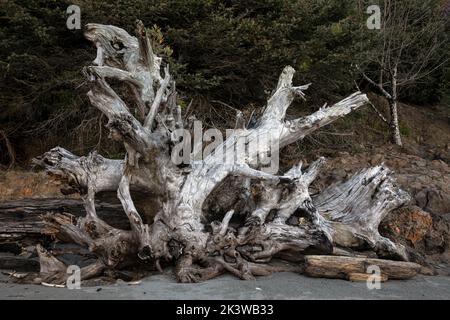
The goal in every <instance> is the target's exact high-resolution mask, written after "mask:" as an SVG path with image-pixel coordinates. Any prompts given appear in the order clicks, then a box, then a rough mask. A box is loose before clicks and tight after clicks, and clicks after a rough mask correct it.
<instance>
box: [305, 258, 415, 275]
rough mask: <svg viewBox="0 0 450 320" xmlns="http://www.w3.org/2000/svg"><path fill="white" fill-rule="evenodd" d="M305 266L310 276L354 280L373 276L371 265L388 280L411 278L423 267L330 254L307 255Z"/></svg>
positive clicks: (406, 263) (306, 273) (413, 264)
mask: <svg viewBox="0 0 450 320" xmlns="http://www.w3.org/2000/svg"><path fill="white" fill-rule="evenodd" d="M304 266H305V268H304V274H305V275H307V276H310V277H319V278H334V279H348V280H352V281H355V280H356V281H361V280H362V279H364V277H363V276H362V275H367V276H371V275H372V273H371V271H370V270H371V269H370V268H369V267H370V266H372V267H373V266H375V267H378V268H379V270H380V272H381V273H380V277H381V279H386V280H387V279H410V278H412V277H414V276H415V275H417V274H418V273H419V271H420V268H421V266H420V265H418V264H417V263H413V262H405V261H392V260H384V259H372V258H358V257H343V256H328V255H307V256H305V262H304ZM363 281H364V280H363Z"/></svg>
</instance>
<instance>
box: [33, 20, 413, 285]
mask: <svg viewBox="0 0 450 320" xmlns="http://www.w3.org/2000/svg"><path fill="white" fill-rule="evenodd" d="M85 36H86V38H87V39H89V40H90V41H92V42H93V43H94V44H95V46H96V47H97V57H96V59H95V60H94V64H93V65H92V66H89V67H86V68H85V69H84V73H85V75H86V78H87V81H88V82H89V84H90V88H91V89H90V91H89V92H88V97H89V99H90V101H91V103H92V105H93V106H94V107H96V108H97V109H99V110H100V111H101V112H102V113H103V114H104V115H106V117H107V118H108V120H109V121H108V128H109V130H110V132H111V134H110V136H111V138H112V139H115V140H117V141H121V142H122V143H123V145H124V147H125V149H126V151H127V153H126V157H125V159H123V160H112V159H106V158H104V157H102V156H100V155H98V154H97V153H95V152H93V153H91V154H90V155H88V156H86V157H78V156H75V155H73V154H72V153H70V152H69V151H67V150H65V149H63V148H60V147H57V148H54V149H52V150H50V151H49V152H47V153H45V154H44V155H42V156H41V157H39V158H38V159H36V160H35V162H36V163H37V164H40V165H42V166H44V167H45V168H46V170H47V171H48V172H49V173H51V174H53V175H56V176H58V177H60V178H61V179H63V180H64V181H66V182H67V185H68V187H69V188H67V189H65V190H66V192H78V193H80V194H81V196H82V198H83V200H84V203H85V208H86V217H84V218H82V219H79V220H78V221H67V220H66V219H61V218H59V217H52V216H47V217H46V221H47V223H48V224H49V225H51V227H52V228H56V229H59V230H60V235H61V237H62V238H63V239H65V241H67V240H68V239H71V241H73V242H76V243H78V244H80V245H83V246H85V247H87V248H89V249H90V250H91V251H92V252H93V253H95V254H96V255H97V256H98V262H97V263H96V264H95V265H94V266H93V267H92V268H90V269H88V270H86V274H87V275H91V274H93V273H95V272H100V270H102V269H105V268H106V269H120V268H122V267H124V266H127V265H130V264H133V263H135V262H136V261H137V260H138V259H142V260H150V261H153V262H154V263H155V266H156V267H157V268H158V269H161V265H160V262H162V261H164V262H165V263H174V264H176V268H175V270H176V276H177V278H178V280H179V281H182V282H197V281H203V280H206V279H210V278H212V277H215V276H217V275H219V274H221V273H223V272H230V273H232V274H234V275H236V276H238V277H240V278H242V279H251V278H253V277H254V276H255V275H264V274H268V273H270V272H273V271H280V270H285V269H286V268H280V267H274V266H271V265H270V264H268V263H269V262H270V260H271V259H272V258H273V257H282V258H284V259H288V260H292V261H298V260H299V258H301V257H303V255H305V254H332V253H333V252H334V251H336V250H358V249H359V248H371V249H373V250H374V251H375V252H376V253H377V254H378V255H379V256H382V257H395V258H396V259H403V260H406V259H407V256H406V253H405V251H404V248H403V247H401V246H399V245H396V244H394V243H393V242H392V241H390V240H389V239H386V238H383V237H381V236H380V235H379V233H378V231H377V229H378V225H379V223H380V222H381V219H382V218H383V217H384V216H385V215H386V214H388V213H389V212H390V211H392V210H393V209H394V208H397V207H399V206H401V205H402V204H404V203H405V202H407V201H408V195H407V194H406V193H405V192H403V191H402V190H400V189H399V188H397V187H396V186H395V183H394V181H393V179H392V177H391V175H390V172H389V170H388V169H387V168H385V167H383V166H379V167H375V168H370V169H367V170H364V171H362V172H360V173H359V174H357V175H355V176H354V177H353V178H351V179H350V180H348V181H347V182H342V183H339V184H336V185H334V186H330V187H329V188H327V189H326V190H324V191H323V192H322V193H320V194H318V195H315V196H314V197H311V196H310V194H309V191H308V187H309V185H310V184H311V183H312V182H313V180H314V178H315V177H316V176H317V174H318V173H319V170H320V167H321V166H322V164H323V163H324V161H325V160H324V159H323V158H320V159H318V160H317V161H316V162H314V163H312V164H311V165H310V166H309V167H308V168H307V169H306V170H304V169H302V165H301V163H300V164H298V165H295V166H294V167H293V168H292V169H290V170H288V171H287V172H285V173H283V174H280V175H276V172H271V173H268V172H266V171H263V170H262V169H261V167H262V165H261V163H262V162H263V161H262V160H261V159H265V158H267V152H268V151H270V153H271V154H276V153H278V151H279V150H280V149H281V148H282V147H284V146H286V145H288V144H290V143H293V142H295V141H297V140H301V139H303V138H304V137H305V136H306V135H308V134H310V133H311V132H313V131H315V130H317V129H318V128H320V127H323V126H325V125H327V124H329V123H331V122H333V121H335V120H336V119H339V118H341V117H343V116H345V115H347V114H348V113H350V112H352V111H353V110H355V109H357V108H359V107H361V106H363V105H365V104H366V103H367V102H368V99H367V97H366V95H365V94H363V93H361V92H355V93H353V94H351V95H349V96H348V97H347V98H345V99H343V100H341V101H339V102H337V103H335V104H333V105H331V106H329V107H326V106H324V107H322V108H321V109H319V110H318V111H317V112H315V113H313V114H311V115H309V116H306V117H302V118H299V119H295V120H291V121H287V120H285V115H286V110H287V108H288V107H289V106H290V104H291V103H292V101H293V100H294V98H295V97H296V96H299V97H301V98H303V97H304V95H305V94H304V91H305V90H306V89H308V87H309V84H308V85H303V86H294V85H293V84H292V78H293V76H294V72H295V71H294V69H293V68H292V67H290V66H287V67H285V68H284V70H283V72H282V73H281V75H280V77H279V81H278V85H277V87H276V88H275V91H274V93H273V94H272V96H271V97H270V98H269V100H268V101H267V105H266V107H265V109H264V111H263V113H262V115H261V117H260V118H259V119H258V121H256V123H255V124H254V125H253V127H249V128H246V127H245V126H243V125H241V124H242V123H243V122H242V121H236V123H237V124H239V125H237V127H236V128H235V129H234V131H233V132H232V134H231V135H229V136H228V137H227V139H226V140H225V141H223V142H222V143H220V144H218V145H217V146H215V148H213V151H212V152H210V153H209V154H207V155H206V156H205V157H204V158H202V159H200V160H198V159H196V156H195V154H194V153H195V152H194V153H193V154H191V155H190V156H189V159H190V160H189V163H187V164H186V163H185V164H177V163H176V162H174V161H173V152H174V149H176V148H177V146H179V145H180V142H179V140H180V136H179V135H178V133H179V132H181V131H180V130H182V129H183V128H185V127H186V126H187V125H186V124H185V123H184V122H185V121H184V119H183V118H182V116H181V114H182V112H181V108H180V106H179V105H177V99H176V90H175V81H174V80H173V79H172V77H171V75H170V72H169V67H168V65H165V66H164V67H162V65H163V62H162V61H161V58H159V57H157V56H156V55H155V54H154V52H153V50H152V46H151V42H150V40H149V38H148V36H147V34H146V31H145V28H144V27H143V25H142V23H140V22H138V23H137V29H136V37H134V36H131V35H129V34H128V33H127V32H126V31H124V30H122V29H120V28H117V27H114V26H109V25H100V24H88V25H87V26H86V31H85ZM109 79H115V80H118V81H121V82H124V83H126V84H127V85H128V86H129V87H130V89H131V92H133V95H132V98H133V99H134V105H133V106H128V105H126V104H125V102H124V100H122V98H121V97H120V96H119V95H118V94H117V93H116V92H115V91H114V90H113V89H112V88H111V86H110V85H109V84H108V80H109ZM240 139H244V140H245V141H246V147H245V148H246V149H245V151H246V152H245V156H243V157H240V156H239V154H238V156H237V159H235V160H234V161H231V162H229V161H226V159H225V157H226V155H227V154H229V153H230V152H232V151H233V150H235V149H236V148H237V147H238V144H239V141H240ZM255 141H258V143H252V142H255ZM274 142H275V143H274ZM194 151H195V150H194ZM190 152H191V150H190V149H189V150H188V153H190ZM230 181H231V183H230ZM227 185H228V186H229V188H228V189H227V188H226V186H227ZM224 186H225V187H224ZM130 188H134V189H137V190H142V191H145V192H148V194H149V195H151V198H152V203H153V204H156V205H154V208H155V212H156V214H155V216H154V218H153V221H152V223H150V224H146V223H144V221H143V219H142V217H141V215H140V214H139V212H138V210H137V209H136V206H135V204H134V202H133V199H132V197H131V192H130ZM218 188H222V190H221V194H220V195H219V198H220V199H221V201H218V202H216V203H211V202H210V201H207V200H208V199H209V198H210V197H211V196H212V195H211V194H212V193H214V191H215V190H217V189H218ZM255 190H257V194H256V195H255V194H254V191H255ZM100 191H117V196H118V198H119V200H120V201H121V203H122V206H123V210H124V212H125V214H126V216H127V217H128V219H129V221H130V225H131V230H120V229H116V228H113V227H111V226H109V225H108V224H107V223H106V222H104V221H102V220H101V219H100V218H99V217H98V215H97V214H96V211H95V206H94V203H95V202H94V201H95V195H96V193H98V192H100ZM215 196H216V197H217V195H215ZM222 200H223V201H222ZM213 206H215V209H214V210H216V211H217V207H219V210H218V211H219V212H223V213H226V214H224V215H223V216H222V219H221V221H210V220H209V219H208V217H209V212H211V211H212V210H213V208H212V207H213ZM299 210H301V211H303V212H304V213H305V214H306V219H304V220H302V221H303V222H302V223H292V222H291V220H292V217H293V216H294V215H295V213H296V212H298V211H299ZM270 213H274V216H273V217H271V214H270ZM241 217H243V218H241ZM41 251H42V250H41ZM47 254H48V253H47ZM40 255H41V258H42V259H41V263H42V264H43V265H45V266H46V267H45V268H44V267H43V268H44V269H45V273H46V279H49V277H48V273H49V272H50V271H51V270H55V272H56V273H58V272H59V270H60V269H61V268H62V266H61V265H59V263H58V262H57V260H55V259H49V258H48V255H46V254H44V251H42V252H41V254H40ZM44 257H45V258H44ZM51 264H54V265H55V266H54V268H53V267H52V266H51ZM100 266H103V268H101V267H100ZM50 278H51V277H50Z"/></svg>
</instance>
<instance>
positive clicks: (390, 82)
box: [358, 0, 448, 146]
mask: <svg viewBox="0 0 450 320" xmlns="http://www.w3.org/2000/svg"><path fill="white" fill-rule="evenodd" d="M447 25H448V21H447V17H446V12H445V8H444V7H443V6H442V5H440V3H439V1H436V0H402V1H395V0H384V1H383V2H382V7H381V28H380V29H378V30H373V31H372V30H368V29H365V30H364V32H366V33H367V32H371V33H372V36H373V37H372V38H371V41H368V42H366V44H368V45H369V46H371V50H367V51H366V52H367V53H368V54H367V55H365V57H364V61H365V64H364V66H358V69H359V70H360V71H361V73H362V75H363V77H364V79H365V80H366V81H368V82H369V83H370V85H372V86H373V87H374V88H375V89H377V91H378V92H379V93H380V94H381V95H382V96H383V97H384V98H386V100H387V101H388V104H389V113H390V118H389V121H388V120H385V119H384V121H386V122H387V123H388V125H389V128H390V135H391V140H392V142H393V143H395V144H397V145H399V146H401V145H402V139H401V135H400V126H399V116H398V101H399V97H401V92H402V90H403V89H405V88H406V87H407V86H409V85H412V84H414V83H417V82H418V81H419V80H421V79H424V78H425V77H426V76H428V75H430V74H431V73H433V72H434V71H436V70H437V69H438V68H441V67H442V66H443V65H444V64H445V63H446V62H447V61H448V58H446V57H445V56H442V54H441V53H442V49H443V48H444V46H445V45H447V42H448V35H447V34H445V30H446V26H447Z"/></svg>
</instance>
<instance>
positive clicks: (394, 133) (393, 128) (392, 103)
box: [388, 67, 402, 146]
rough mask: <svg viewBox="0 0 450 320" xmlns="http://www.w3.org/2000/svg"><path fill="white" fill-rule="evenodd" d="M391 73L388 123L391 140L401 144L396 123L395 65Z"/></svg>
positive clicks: (398, 127) (398, 126)
mask: <svg viewBox="0 0 450 320" xmlns="http://www.w3.org/2000/svg"><path fill="white" fill-rule="evenodd" d="M393 70H394V71H393V74H392V77H391V82H392V94H391V97H390V98H389V99H388V102H389V111H390V115H391V122H390V124H389V129H390V134H391V141H392V143H395V144H396V145H398V146H402V138H401V135H400V125H399V123H398V110H397V102H398V101H397V99H398V97H397V67H394V68H393Z"/></svg>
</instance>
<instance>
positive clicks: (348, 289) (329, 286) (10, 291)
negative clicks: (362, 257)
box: [0, 272, 450, 300]
mask: <svg viewBox="0 0 450 320" xmlns="http://www.w3.org/2000/svg"><path fill="white" fill-rule="evenodd" d="M0 299H88V300H94V299H95V300H96V299H100V300H101V299H169V300H176V299H205V300H206V299H218V300H226V299H450V277H444V276H435V277H429V276H417V277H416V278H414V279H411V280H407V281H400V280H392V281H388V282H385V283H382V284H381V289H373V290H368V289H367V286H366V283H364V282H363V283H356V282H349V281H344V280H334V279H314V278H308V277H304V276H301V275H298V274H294V273H289V272H286V273H276V274H273V275H271V276H267V277H261V278H258V279H257V280H256V281H240V280H238V279H236V278H233V277H231V276H227V275H224V276H222V277H219V278H216V279H213V280H210V281H207V282H205V283H199V284H180V283H177V282H176V281H175V280H174V279H173V278H172V276H170V275H169V274H159V275H153V276H150V277H148V278H145V279H144V280H143V281H142V282H141V283H140V284H134V285H129V284H126V283H124V282H121V283H118V284H115V285H108V286H101V287H82V288H81V289H79V290H76V289H74V290H69V289H65V288H49V287H44V286H38V285H18V284H14V283H11V282H10V281H8V278H7V277H6V276H5V275H1V276H0Z"/></svg>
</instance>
